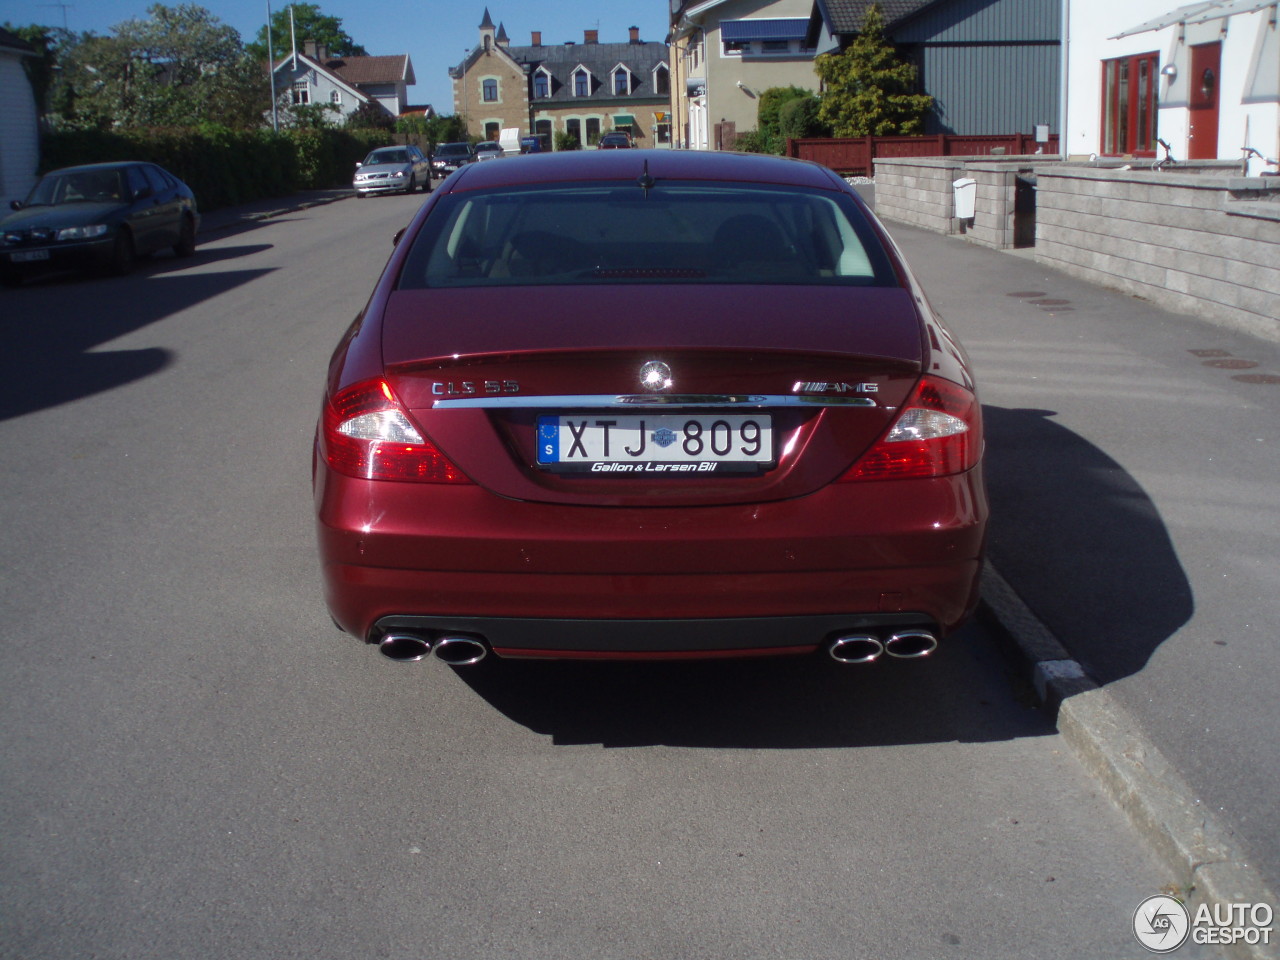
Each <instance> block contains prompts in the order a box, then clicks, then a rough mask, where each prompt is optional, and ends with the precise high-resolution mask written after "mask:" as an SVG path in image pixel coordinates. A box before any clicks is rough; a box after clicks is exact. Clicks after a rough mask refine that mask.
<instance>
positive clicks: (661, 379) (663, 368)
mask: <svg viewBox="0 0 1280 960" xmlns="http://www.w3.org/2000/svg"><path fill="white" fill-rule="evenodd" d="M640 386H642V387H644V388H645V389H646V390H652V391H654V392H656V391H658V390H667V389H670V387H671V368H670V367H668V366H667V365H666V364H665V363H663V362H662V361H661V360H650V361H649V362H648V363H646V364H645V365H644V366H643V367H641V368H640Z"/></svg>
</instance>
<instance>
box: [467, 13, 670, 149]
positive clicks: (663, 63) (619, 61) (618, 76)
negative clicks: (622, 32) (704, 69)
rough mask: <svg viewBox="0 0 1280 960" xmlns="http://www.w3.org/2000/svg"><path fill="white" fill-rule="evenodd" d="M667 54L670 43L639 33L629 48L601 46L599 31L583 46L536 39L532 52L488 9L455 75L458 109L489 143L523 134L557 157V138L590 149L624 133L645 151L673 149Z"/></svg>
mask: <svg viewBox="0 0 1280 960" xmlns="http://www.w3.org/2000/svg"><path fill="white" fill-rule="evenodd" d="M667 53H668V51H667V46H666V44H665V43H661V42H647V41H642V40H641V39H640V31H639V28H637V27H632V28H631V30H630V38H629V39H628V40H627V41H626V42H623V43H600V41H599V36H598V31H596V30H584V31H583V38H582V42H581V43H576V42H572V41H571V42H567V43H561V44H544V43H543V42H542V33H541V32H540V31H533V32H532V34H531V37H530V43H529V44H528V45H527V46H513V45H512V44H511V41H510V38H509V37H508V36H507V32H506V29H505V28H504V27H503V26H502V25H501V24H498V25H497V26H495V25H494V23H493V19H492V18H491V17H490V16H489V10H488V8H486V9H485V11H484V19H483V21H482V22H481V23H480V42H479V43H478V44H477V45H476V47H475V49H473V50H472V51H471V52H470V53H468V54H467V56H466V59H464V60H463V61H462V63H460V64H459V65H458V66H456V67H453V68H451V69H450V71H449V76H450V78H451V79H452V81H453V109H454V112H455V113H457V114H459V115H461V116H464V117H466V118H467V129H468V132H469V133H471V134H473V135H475V136H479V137H482V138H483V139H485V140H497V139H498V133H499V131H500V130H504V129H509V128H512V127H515V128H518V129H519V130H520V133H521V135H522V136H531V135H536V136H539V137H540V138H541V139H542V144H543V149H544V150H550V149H552V147H553V144H554V141H555V135H556V134H557V133H567V134H571V135H573V136H574V137H576V139H577V141H578V143H580V144H581V145H582V146H586V147H589V146H592V145H593V144H594V143H595V142H596V141H597V140H598V139H599V137H600V135H601V134H603V133H607V132H609V131H610V130H622V131H625V132H627V133H629V134H631V137H632V142H633V143H634V144H635V145H636V146H637V147H665V146H670V144H671V124H670V119H669V117H670V110H671V82H670V74H669V68H668V65H667Z"/></svg>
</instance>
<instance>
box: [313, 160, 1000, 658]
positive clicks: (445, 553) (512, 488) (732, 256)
mask: <svg viewBox="0 0 1280 960" xmlns="http://www.w3.org/2000/svg"><path fill="white" fill-rule="evenodd" d="M602 303H603V304H608V305H609V306H608V309H607V311H602V310H601V304H602ZM975 390H976V388H975V386H974V382H973V377H972V374H971V371H970V368H969V364H968V361H967V359H966V356H965V353H964V350H963V349H962V348H961V346H960V344H959V343H958V342H957V341H956V339H955V338H954V337H953V336H952V334H951V333H950V332H949V331H948V330H947V328H946V327H945V325H944V324H943V322H942V320H941V319H940V318H939V317H938V316H936V315H935V314H934V313H933V311H932V310H931V308H930V307H929V302H928V300H927V299H926V297H925V295H924V293H923V291H922V290H921V289H920V288H919V286H918V285H917V283H916V281H915V280H914V279H913V277H912V274H911V272H910V269H909V268H908V266H907V265H906V263H904V262H903V260H902V259H901V257H900V255H899V253H898V252H897V248H896V247H895V245H894V244H893V243H892V241H891V240H889V238H888V236H887V234H886V233H885V232H884V230H883V228H882V227H881V226H880V224H879V222H878V221H877V220H876V219H875V217H874V215H873V214H872V213H871V212H870V210H869V209H868V208H867V206H866V205H865V204H864V203H863V202H862V200H861V199H859V197H858V196H857V194H856V193H855V192H854V191H853V189H852V187H850V186H849V185H848V184H847V183H845V182H844V180H843V179H841V178H840V177H839V176H837V175H836V174H834V173H833V172H831V171H830V170H827V169H825V168H823V167H820V166H817V165H816V164H809V163H802V162H799V161H794V160H787V159H783V158H781V157H767V156H760V155H750V154H738V153H720V152H704V151H683V150H682V151H666V150H626V151H609V152H597V151H587V152H580V151H573V152H570V151H565V152H558V153H552V154H548V155H545V156H541V157H537V158H534V157H513V158H509V159H507V160H504V161H503V162H502V163H484V164H473V165H470V166H467V167H465V168H464V169H462V170H460V171H459V172H458V173H457V174H455V175H454V176H453V177H452V178H451V179H450V180H449V182H448V183H447V184H445V185H444V186H442V187H440V188H438V189H437V190H436V192H435V194H434V195H433V196H432V197H431V199H430V200H428V201H427V202H426V203H424V204H423V205H422V207H421V209H419V211H418V212H417V214H416V215H415V216H414V218H413V219H412V220H411V221H410V223H409V225H408V226H407V228H405V231H404V234H403V237H402V239H401V240H400V242H399V244H398V245H397V246H396V247H395V250H394V252H393V253H392V255H391V258H390V260H389V261H388V263H387V266H386V268H385V270H384V272H383V274H382V276H381V278H380V279H379V281H378V283H377V285H376V286H375V288H374V290H373V294H372V296H371V298H370V299H369V302H368V306H367V307H366V309H365V310H364V311H363V312H362V313H361V315H360V318H359V320H358V321H356V322H355V323H354V324H353V325H352V326H351V328H350V329H349V330H348V331H347V332H346V334H345V335H344V336H343V337H342V338H341V340H340V342H339V345H338V348H337V350H336V351H335V353H334V355H333V358H332V360H331V363H330V367H329V372H328V377H327V389H326V393H325V399H324V402H323V405H322V410H321V414H320V418H319V423H318V425H317V430H316V438H315V448H314V456H313V460H312V467H313V492H314V505H315V511H316V518H317V531H318V539H319V554H320V560H321V568H322V571H323V579H324V583H325V593H326V598H327V602H328V605H329V609H330V611H331V613H332V615H333V617H334V619H335V621H336V622H337V623H338V624H339V625H340V626H341V627H342V628H343V629H344V630H346V631H348V632H349V633H351V634H352V635H354V636H356V637H358V638H360V639H361V640H364V641H366V642H369V643H372V644H377V645H378V646H379V648H380V650H381V651H382V652H383V653H385V654H386V655H387V656H389V657H391V658H393V659H398V660H416V659H421V658H422V657H424V656H425V655H426V654H427V653H428V651H430V652H431V653H432V654H433V655H434V656H436V657H438V658H439V659H442V660H445V661H446V662H449V663H452V664H455V665H463V664H470V663H473V662H476V661H478V660H480V659H482V658H483V657H485V656H487V655H489V654H496V655H497V656H498V657H525V658H534V657H541V658H562V659H572V658H582V659H600V658H613V659H644V658H648V659H663V658H666V659H686V658H690V657H726V656H761V655H775V654H814V653H821V655H822V656H824V657H826V656H829V657H830V659H833V660H836V661H839V662H842V663H869V662H871V661H874V660H876V659H877V658H880V657H882V656H884V657H890V658H903V659H915V658H920V657H923V656H925V655H927V654H929V653H930V652H931V651H933V650H934V648H935V647H936V646H937V644H938V643H939V641H940V640H943V639H944V638H945V637H946V636H947V635H948V634H950V633H951V632H953V631H954V630H955V629H956V628H957V627H958V626H959V625H960V624H961V623H963V622H964V620H965V619H966V618H967V617H968V616H969V615H970V613H971V612H972V611H973V609H974V607H975V605H976V604H977V601H978V581H979V574H980V571H981V568H982V557H983V549H984V541H985V528H986V523H987V499H986V494H985V488H984V486H983V480H982V466H981V458H982V449H983V439H982V417H981V413H980V407H979V404H978V398H977V395H976V392H975Z"/></svg>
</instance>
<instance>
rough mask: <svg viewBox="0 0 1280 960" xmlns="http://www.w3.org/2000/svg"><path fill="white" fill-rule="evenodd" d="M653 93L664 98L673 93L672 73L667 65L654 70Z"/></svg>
mask: <svg viewBox="0 0 1280 960" xmlns="http://www.w3.org/2000/svg"><path fill="white" fill-rule="evenodd" d="M653 92H654V93H656V94H658V95H660V96H664V97H665V96H666V95H667V94H669V93H670V92H671V71H670V70H669V69H668V68H667V65H666V64H665V63H660V64H658V65H657V66H656V67H654V68H653Z"/></svg>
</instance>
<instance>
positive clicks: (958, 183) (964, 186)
mask: <svg viewBox="0 0 1280 960" xmlns="http://www.w3.org/2000/svg"><path fill="white" fill-rule="evenodd" d="M951 186H952V187H953V188H954V189H955V192H956V218H957V219H959V220H972V219H973V207H974V204H975V203H976V202H977V199H978V181H977V180H973V179H970V178H969V177H961V178H960V179H959V180H955V181H953V182H952V184H951Z"/></svg>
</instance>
